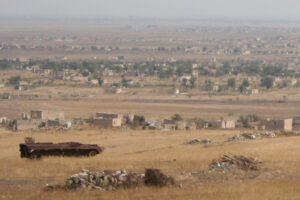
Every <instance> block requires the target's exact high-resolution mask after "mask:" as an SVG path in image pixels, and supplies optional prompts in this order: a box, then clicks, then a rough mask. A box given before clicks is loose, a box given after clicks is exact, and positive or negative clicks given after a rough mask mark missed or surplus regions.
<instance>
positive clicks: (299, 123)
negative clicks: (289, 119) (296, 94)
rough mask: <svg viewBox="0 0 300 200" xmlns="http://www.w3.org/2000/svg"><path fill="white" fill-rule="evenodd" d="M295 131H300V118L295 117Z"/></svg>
mask: <svg viewBox="0 0 300 200" xmlns="http://www.w3.org/2000/svg"><path fill="white" fill-rule="evenodd" d="M293 130H296V131H299V130H300V117H293Z"/></svg>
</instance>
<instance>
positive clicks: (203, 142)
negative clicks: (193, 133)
mask: <svg viewBox="0 0 300 200" xmlns="http://www.w3.org/2000/svg"><path fill="white" fill-rule="evenodd" d="M196 143H202V144H211V143H214V141H213V140H210V139H203V140H200V139H198V138H195V139H192V140H191V141H188V142H187V144H196Z"/></svg>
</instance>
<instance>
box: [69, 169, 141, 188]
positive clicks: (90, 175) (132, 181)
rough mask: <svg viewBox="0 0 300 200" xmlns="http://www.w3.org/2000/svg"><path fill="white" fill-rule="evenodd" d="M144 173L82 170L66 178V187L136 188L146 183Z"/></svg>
mask: <svg viewBox="0 0 300 200" xmlns="http://www.w3.org/2000/svg"><path fill="white" fill-rule="evenodd" d="M144 177H145V175H144V174H140V173H136V172H127V171H126V170H120V171H115V172H108V171H104V172H90V171H88V170H81V172H80V173H78V174H74V175H72V176H71V177H70V178H68V179H67V180H66V185H65V187H66V189H67V190H75V189H79V188H81V189H87V190H92V189H98V190H116V189H118V188H136V187H139V186H142V185H143V183H144Z"/></svg>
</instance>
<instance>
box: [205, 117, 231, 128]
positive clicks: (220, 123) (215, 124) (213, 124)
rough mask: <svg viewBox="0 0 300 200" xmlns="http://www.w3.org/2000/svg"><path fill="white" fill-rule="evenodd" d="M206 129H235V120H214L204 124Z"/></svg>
mask: <svg viewBox="0 0 300 200" xmlns="http://www.w3.org/2000/svg"><path fill="white" fill-rule="evenodd" d="M204 128H221V129H234V128H235V121H234V120H224V119H223V120H213V121H207V122H205V123H204Z"/></svg>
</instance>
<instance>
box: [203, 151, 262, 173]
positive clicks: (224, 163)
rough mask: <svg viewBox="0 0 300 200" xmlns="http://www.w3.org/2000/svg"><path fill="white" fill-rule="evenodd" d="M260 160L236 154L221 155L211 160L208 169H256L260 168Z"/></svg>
mask: <svg viewBox="0 0 300 200" xmlns="http://www.w3.org/2000/svg"><path fill="white" fill-rule="evenodd" d="M261 163H262V162H260V161H257V160H256V159H254V158H251V157H245V156H238V155H228V154H227V155H223V156H222V157H221V158H220V159H218V160H214V161H212V163H211V164H210V168H209V170H210V171H216V170H223V171H224V170H225V171H227V170H232V169H241V170H244V171H256V170H259V169H260V166H259V165H260V164H261Z"/></svg>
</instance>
